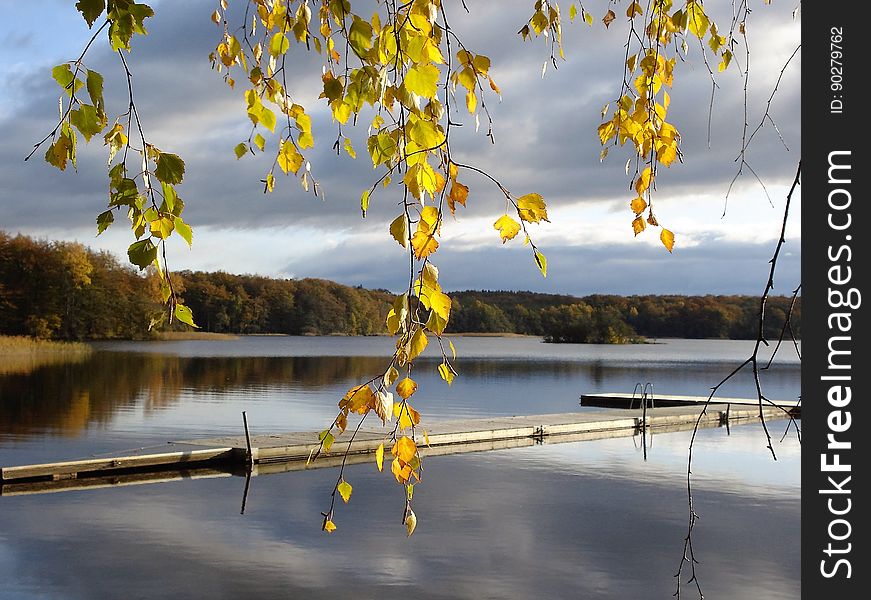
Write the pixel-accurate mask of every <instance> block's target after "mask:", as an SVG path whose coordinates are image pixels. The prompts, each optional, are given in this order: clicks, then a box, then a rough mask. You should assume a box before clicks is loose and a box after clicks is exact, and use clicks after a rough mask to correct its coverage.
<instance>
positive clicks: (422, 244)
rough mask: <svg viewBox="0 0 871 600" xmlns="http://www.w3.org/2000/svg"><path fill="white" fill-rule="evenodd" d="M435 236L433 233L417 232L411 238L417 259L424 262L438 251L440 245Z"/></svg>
mask: <svg viewBox="0 0 871 600" xmlns="http://www.w3.org/2000/svg"><path fill="white" fill-rule="evenodd" d="M434 235H435V234H432V233H424V232H422V231H417V232H416V233H415V234H414V235H413V236H411V247H412V248H413V249H414V256H415V258H417V259H418V260H423V259H424V258H426V257H427V256H429V255H430V254H432V253H433V252H435V251H436V250H437V249H438V247H439V243H438V241H436V239H435V237H434Z"/></svg>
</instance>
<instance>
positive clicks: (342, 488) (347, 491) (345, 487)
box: [336, 479, 354, 504]
mask: <svg viewBox="0 0 871 600" xmlns="http://www.w3.org/2000/svg"><path fill="white" fill-rule="evenodd" d="M353 489H354V488H353V487H351V484H350V483H348V482H347V481H345V480H344V479H343V480H342V482H341V483H340V484H339V485H337V486H336V491H338V492H339V495H340V496H341V497H342V500H344V501H345V504H347V503H348V500H350V499H351V491H352V490H353Z"/></svg>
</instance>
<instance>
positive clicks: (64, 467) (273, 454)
mask: <svg viewBox="0 0 871 600" xmlns="http://www.w3.org/2000/svg"><path fill="white" fill-rule="evenodd" d="M656 402H657V408H653V409H647V410H646V411H645V412H644V413H643V412H642V411H641V410H638V409H635V410H628V409H611V410H593V411H586V412H576V413H562V414H545V415H530V416H513V417H496V418H483V419H464V420H461V421H435V422H432V423H431V424H427V426H426V427H425V428H423V427H417V428H416V430H415V433H416V438H417V442H418V445H419V447H420V448H421V453H422V454H423V455H424V456H437V455H441V454H454V453H461V452H480V451H486V450H496V449H502V448H514V447H521V446H530V445H533V444H536V443H562V442H572V441H581V440H592V439H602V438H610V437H622V436H633V435H637V434H638V433H640V432H641V431H642V429H644V428H647V429H648V430H649V431H653V432H666V431H680V430H688V429H692V428H693V426H694V425H695V423H696V421H697V419H698V418H699V407H698V406H693V407H687V406H676V407H670V408H666V407H660V404H659V399H658V398H657V399H656ZM636 403H637V402H636ZM733 404H738V403H733ZM645 413H646V417H645V416H643V415H644V414H645ZM764 414H765V418H766V420H769V419H770V420H774V419H782V418H786V417H788V414H787V412H786V411H784V410H783V409H780V408H775V407H769V408H766V409H765V410H764ZM758 417H759V411H758V407H757V406H750V405H747V401H745V402H744V403H742V404H739V405H738V406H732V407H731V408H730V407H729V406H728V405H726V404H719V403H718V404H711V405H710V406H709V407H708V411H707V414H706V415H705V416H704V417H703V418H702V422H701V425H702V426H703V427H718V426H722V425H726V424H729V423H735V424H738V423H741V422H744V423H747V422H752V421H755V420H758ZM424 430H425V431H426V439H427V440H428V441H429V444H428V445H427V444H426V442H425V441H424ZM391 431H392V427H390V426H389V425H388V427H386V428H371V429H369V428H363V429H361V430H360V431H359V432H358V433H357V436H356V438H355V439H354V441H353V442H352V443H350V446H349V443H348V442H349V440H350V437H351V432H350V431H348V432H345V434H344V435H343V436H340V437H338V438H337V439H336V442H335V443H334V444H333V449H332V453H330V454H322V455H321V456H320V457H319V458H318V459H317V460H315V461H313V462H311V463H308V464H307V461H308V460H309V458H310V456H311V455H312V453H313V452H314V451H317V448H318V443H317V440H318V437H317V433H315V432H297V433H282V434H273V435H254V436H251V438H250V441H251V459H252V461H253V464H252V465H251V469H250V471H251V472H250V473H247V474H254V475H258V474H259V475H264V474H268V473H277V472H286V471H294V470H302V469H307V468H308V469H311V468H324V467H333V466H337V465H338V464H339V463H340V462H341V461H342V458H343V455H344V453H345V451H346V450H347V451H348V455H349V456H348V459H347V462H348V463H356V462H364V461H371V460H373V459H372V457H371V454H372V453H374V451H375V449H376V448H377V447H378V446H379V445H380V444H381V443H382V442H387V444H388V445H389V435H390V432H391ZM406 433H408V432H407V431H406ZM166 450H167V451H166V452H160V453H151V454H136V455H125V456H121V455H119V456H110V457H104V458H99V459H88V460H77V461H65V462H57V463H46V464H38V465H21V466H8V467H2V469H0V495H13V494H27V493H45V492H50V491H64V490H73V489H83V488H89V487H110V486H117V485H133V484H142V483H150V482H158V481H172V480H179V479H188V478H197V477H216V476H222V475H232V474H237V475H238V474H241V475H245V474H246V472H247V471H248V462H249V461H248V449H247V441H246V437H245V435H240V436H229V437H218V438H209V439H197V440H187V441H179V442H168V443H167V449H166Z"/></svg>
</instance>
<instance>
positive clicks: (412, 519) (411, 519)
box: [405, 508, 417, 537]
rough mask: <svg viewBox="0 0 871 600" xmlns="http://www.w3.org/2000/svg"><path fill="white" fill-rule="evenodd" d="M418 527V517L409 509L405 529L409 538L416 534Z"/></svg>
mask: <svg viewBox="0 0 871 600" xmlns="http://www.w3.org/2000/svg"><path fill="white" fill-rule="evenodd" d="M416 527H417V516H416V515H415V514H414V511H413V510H411V509H410V508H409V509H408V514H407V515H406V517H405V529H406V531H408V537H411V534H412V533H414V530H415V528H416Z"/></svg>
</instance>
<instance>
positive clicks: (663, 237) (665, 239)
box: [659, 227, 674, 252]
mask: <svg viewBox="0 0 871 600" xmlns="http://www.w3.org/2000/svg"><path fill="white" fill-rule="evenodd" d="M659 239H660V241H661V242H662V244H663V245H664V246H665V248H666V250H668V251H669V252H671V251H672V250H673V249H674V234H673V233H672V232H671V231H669V230H668V229H666V228H664V227H663V228H662V233H660V234H659Z"/></svg>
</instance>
